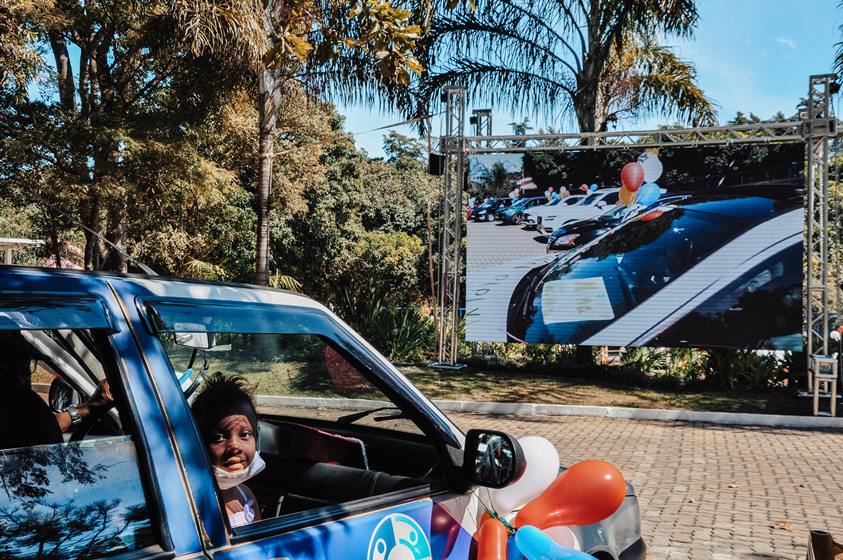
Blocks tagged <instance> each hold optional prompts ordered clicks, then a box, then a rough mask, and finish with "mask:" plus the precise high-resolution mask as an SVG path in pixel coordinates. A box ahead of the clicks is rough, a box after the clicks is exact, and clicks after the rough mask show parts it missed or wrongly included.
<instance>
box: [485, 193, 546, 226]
mask: <svg viewBox="0 0 843 560" xmlns="http://www.w3.org/2000/svg"><path fill="white" fill-rule="evenodd" d="M546 202H547V199H546V198H545V197H543V196H532V197H529V198H520V199H518V201H517V202H515V203H514V204H513V205H512V206H510V207H509V208H503V209H499V210H498V211H497V215H498V219H499V220H500V221H502V222H503V223H505V224H520V223H521V222H523V221H524V212H525V211H526V210H527V209H528V208H533V207H535V206H539V205H540V204H545V203H546Z"/></svg>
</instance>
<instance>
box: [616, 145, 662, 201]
mask: <svg viewBox="0 0 843 560" xmlns="http://www.w3.org/2000/svg"><path fill="white" fill-rule="evenodd" d="M663 170H664V168H663V166H662V162H661V160H659V154H658V153H657V152H655V151H646V152H644V153H643V154H641V155H640V156H639V157H638V161H631V162H629V163H627V164H626V165H624V166H623V169H622V170H621V183H622V184H623V186H622V187H621V191H620V201H621V204H625V205H630V204H636V203H637V204H640V205H642V206H649V205H651V204H653V203H654V202H656V201H657V200H658V199H659V196H660V195H661V190H660V189H659V186H658V185H657V184H656V180H657V179H658V178H659V177H661V174H662V171H663Z"/></svg>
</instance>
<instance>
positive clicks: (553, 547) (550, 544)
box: [515, 525, 594, 560]
mask: <svg viewBox="0 0 843 560" xmlns="http://www.w3.org/2000/svg"><path fill="white" fill-rule="evenodd" d="M515 543H516V545H517V546H518V550H519V551H520V552H521V554H523V555H524V556H526V557H527V558H528V560H594V557H593V556H590V555H588V554H585V553H584V552H580V551H579V550H574V549H573V548H565V547H562V546H559V545H558V544H556V541H554V540H553V539H552V538H550V537H549V536H548V535H546V534H545V533H543V532H542V531H541V530H539V529H537V528H536V527H533V526H530V525H527V526H525V527H521V528H520V529H518V531H517V532H516V533H515Z"/></svg>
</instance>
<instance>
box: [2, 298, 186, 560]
mask: <svg viewBox="0 0 843 560" xmlns="http://www.w3.org/2000/svg"><path fill="white" fill-rule="evenodd" d="M27 295H33V297H34V298H35V299H41V298H40V297H39V296H41V297H44V296H49V295H52V294H45V293H44V292H38V293H35V294H21V295H20V296H16V299H17V297H20V298H21V299H25V298H26V296H27ZM93 298H95V299H97V300H98V301H99V302H100V303H101V304H102V305H103V311H104V315H105V316H107V317H109V316H110V314H109V313H107V311H108V306H107V304H106V302H105V301H104V299H103V298H101V297H99V296H93ZM85 299H89V298H85ZM1 305H2V298H0V306H1ZM110 324H111V325H112V327H113V326H114V322H113V321H110ZM8 330H9V331H12V329H8ZM22 330H26V331H38V332H44V333H47V332H49V331H58V330H69V331H87V332H88V334H89V335H90V337H91V340H92V341H93V342H94V345H95V346H96V350H97V351H98V353H99V356H98V358H99V360H100V364H101V366H102V368H103V373H104V375H105V379H107V380H108V382H109V385H110V387H111V391H112V393H113V394H114V396H115V401H116V403H117V404H115V407H116V408H117V409H118V412H119V413H120V425H121V429H122V430H121V431H122V432H123V435H128V436H129V437H130V438H131V442H132V444H133V447H134V450H135V454H136V462H135V468H136V469H137V472H138V478H139V480H140V483H141V488H142V493H143V496H144V502H145V504H144V505H145V506H146V510H147V515H148V519H149V523H150V526H151V529H152V532H153V536H154V539H155V541H156V542H155V543H154V544H150V545H147V546H145V547H141V548H138V549H135V550H129V551H125V552H117V553H113V554H109V555H108V556H106V557H105V558H109V559H115V560H133V559H134V558H153V559H166V558H173V557H175V550H174V547H173V545H172V540H171V538H170V535H169V530H168V526H167V523H166V520H165V518H164V514H163V510H162V508H161V494H160V489H159V488H158V485H157V484H156V482H155V478H154V477H153V476H151V473H152V453H151V450H150V448H149V444H148V442H147V440H146V438H145V437H144V435H143V432H142V431H141V430H139V425H140V420H139V418H138V412H137V410H136V409H135V407H134V401H133V400H132V399H130V398H129V395H128V391H127V390H126V385H125V382H124V379H125V377H124V376H125V371H124V369H123V368H124V364H123V361H122V360H121V359H119V354H118V351H117V348H116V346H115V344H114V340H113V337H114V335H116V334H118V333H120V332H121V331H120V329H119V328H108V329H106V328H102V327H94V328H88V327H82V326H76V327H73V328H66V327H62V328H61V329H58V328H46V329H45V328H38V329H34V328H30V329H18V332H20V331H22ZM57 373H58V374H59V377H60V379H62V380H63V381H65V382H66V383H69V384H70V386H71V387H73V388H74V390H77V391H78V392H80V394H81V395H82V396H83V397H89V396H90V395H85V394H84V393H83V391H81V390H80V388H79V387H78V386H77V383H76V381H75V380H74V379H72V378H68V377H66V374H65V375H62V374H63V373H64V372H62V371H61V370H60V368H59V371H58V372H57ZM85 439H86V438H83V439H82V440H81V441H84V440H85ZM56 445H64V443H62V444H56Z"/></svg>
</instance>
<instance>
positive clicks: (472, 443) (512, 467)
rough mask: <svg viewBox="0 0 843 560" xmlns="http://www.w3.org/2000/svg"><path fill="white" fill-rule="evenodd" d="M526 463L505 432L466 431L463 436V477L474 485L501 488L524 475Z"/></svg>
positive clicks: (522, 454) (516, 443) (516, 444)
mask: <svg viewBox="0 0 843 560" xmlns="http://www.w3.org/2000/svg"><path fill="white" fill-rule="evenodd" d="M526 466H527V462H526V461H525V460H524V451H523V450H522V449H521V445H520V444H519V443H518V440H517V439H515V438H514V437H513V436H511V435H509V434H507V433H504V432H495V431H492V430H469V431H468V433H467V434H466V435H465V458H464V460H463V473H464V475H465V479H466V480H467V481H468V482H469V483H471V484H474V485H478V486H485V487H487V488H503V487H504V486H508V485H509V484H512V483H513V482H515V481H516V480H518V479H519V478H521V475H522V474H524V469H525V468H526Z"/></svg>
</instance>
